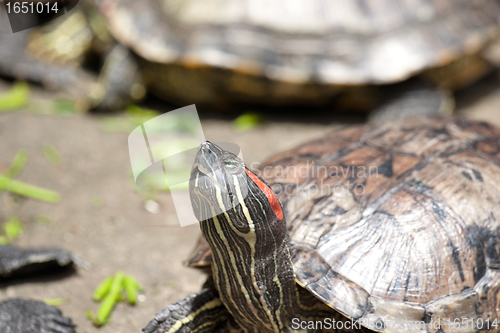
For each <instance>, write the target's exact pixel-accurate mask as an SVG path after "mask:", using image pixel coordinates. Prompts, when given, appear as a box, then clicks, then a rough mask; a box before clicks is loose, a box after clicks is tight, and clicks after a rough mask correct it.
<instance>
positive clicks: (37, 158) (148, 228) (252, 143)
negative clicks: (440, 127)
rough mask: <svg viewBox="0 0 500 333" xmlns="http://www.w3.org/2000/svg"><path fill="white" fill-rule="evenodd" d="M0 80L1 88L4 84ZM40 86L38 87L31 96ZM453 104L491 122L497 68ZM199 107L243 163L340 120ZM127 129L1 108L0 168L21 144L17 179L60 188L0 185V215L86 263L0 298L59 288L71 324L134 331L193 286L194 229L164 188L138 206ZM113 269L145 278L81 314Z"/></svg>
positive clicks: (29, 239)
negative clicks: (95, 321)
mask: <svg viewBox="0 0 500 333" xmlns="http://www.w3.org/2000/svg"><path fill="white" fill-rule="evenodd" d="M0 88H6V86H5V84H3V85H0ZM0 90H1V89H0ZM43 94H44V93H43V92H38V95H39V97H40V96H42V97H43ZM458 108H459V112H460V113H462V114H464V115H466V116H468V117H471V118H475V119H482V120H488V121H490V122H492V123H495V124H497V125H499V126H500V84H499V83H498V78H497V77H496V76H495V77H494V78H490V79H489V81H485V82H482V83H480V84H479V85H477V86H476V87H475V88H473V89H472V90H469V91H468V92H466V93H463V94H462V95H460V96H459V98H458ZM159 110H160V111H167V110H168V109H167V108H166V107H165V108H164V109H162V107H160V108H159ZM198 111H199V112H200V113H201V115H202V126H203V129H204V131H205V136H206V138H207V139H209V140H213V141H231V142H234V143H236V144H238V145H239V146H240V147H241V148H242V152H243V154H244V157H245V161H246V162H247V163H249V162H250V163H251V162H253V161H261V160H263V159H264V158H266V157H268V156H270V155H272V154H273V153H275V152H278V151H280V150H282V149H285V148H289V147H292V146H294V145H296V144H298V143H300V142H302V141H304V140H307V139H310V138H315V137H319V136H321V135H322V134H323V133H326V132H328V131H330V130H332V129H335V128H336V127H338V126H342V125H345V123H346V121H345V120H342V121H340V120H338V119H335V118H331V119H328V120H326V121H324V122H321V123H320V122H308V121H306V118H303V119H302V120H300V119H299V120H293V121H292V120H290V119H287V117H286V115H284V116H281V120H279V121H278V119H274V120H273V119H271V120H269V121H267V122H266V123H264V124H263V125H262V126H260V127H258V128H255V129H253V130H250V131H248V132H244V133H239V132H237V131H235V130H234V128H233V126H232V122H231V120H230V119H222V120H221V119H216V118H210V117H208V116H204V115H203V110H198ZM347 122H350V121H347ZM127 137H128V133H125V132H119V133H114V132H107V131H104V130H103V127H102V116H97V115H88V114H87V115H72V116H53V115H36V114H26V113H22V112H15V113H2V114H0V169H1V168H2V167H6V166H8V165H9V163H10V162H11V161H12V159H13V157H14V155H15V154H16V152H17V151H18V150H19V149H22V148H23V149H26V150H27V151H28V152H29V155H30V158H29V160H28V163H27V165H26V167H25V169H24V170H23V171H22V173H21V174H20V175H19V176H18V177H17V179H19V180H21V181H25V182H27V183H30V184H34V185H38V186H42V187H45V188H49V189H52V190H55V191H58V192H59V193H60V194H61V198H62V200H61V202H60V203H59V204H47V203H41V202H38V201H35V200H21V201H19V200H14V198H13V196H12V195H10V194H8V193H5V192H3V193H1V194H0V220H1V221H4V220H5V219H6V218H7V217H8V216H10V215H14V214H15V215H18V216H19V218H20V219H21V221H22V222H23V223H24V224H25V226H26V230H25V234H24V235H23V236H22V237H21V238H20V239H19V241H18V242H17V244H18V245H20V246H25V247H28V246H49V245H56V246H60V247H63V248H65V249H67V250H69V251H71V252H73V253H75V254H77V255H78V256H80V257H81V258H83V259H85V260H86V261H88V262H89V263H90V264H91V266H90V267H89V268H88V269H85V268H78V269H77V271H76V273H74V274H70V275H68V274H65V275H56V276H50V277H44V278H37V279H23V280H19V281H15V282H14V281H10V282H9V283H2V284H0V301H2V300H5V299H7V298H10V297H29V298H35V299H41V300H43V299H54V298H64V299H66V300H67V303H65V304H63V305H61V306H60V309H61V310H62V311H63V313H64V314H65V315H66V316H69V317H71V318H72V319H73V321H74V322H75V323H76V325H77V331H78V332H80V333H83V332H87V333H96V332H99V333H111V332H113V333H125V332H140V330H141V328H142V327H144V326H145V325H146V324H147V323H148V322H149V320H151V319H152V318H153V316H154V314H155V313H157V312H158V311H160V310H161V309H163V308H164V307H166V306H167V305H168V304H170V303H172V302H175V301H177V300H179V299H181V298H183V297H184V296H186V295H188V294H190V293H192V292H194V291H197V290H198V289H199V288H200V286H201V284H202V283H203V282H204V276H203V275H202V274H201V273H199V272H197V271H194V270H192V269H189V268H186V267H184V266H183V265H182V261H183V260H184V259H185V258H186V257H187V256H188V255H189V253H190V251H191V250H192V248H193V245H194V243H195V240H196V238H197V237H198V235H199V229H198V226H197V225H193V226H189V227H184V228H181V227H180V225H179V222H178V220H177V217H176V213H175V209H174V206H173V202H172V199H171V197H170V195H169V194H168V193H160V194H158V195H157V197H156V200H157V202H158V203H159V204H160V212H159V213H157V214H153V213H150V212H148V211H147V210H146V209H145V208H144V198H143V196H141V194H140V193H138V192H137V191H136V190H135V189H134V187H133V184H132V178H131V175H130V169H131V168H130V160H129V156H128V148H127ZM44 144H52V145H54V147H55V148H56V149H57V151H58V152H59V153H60V155H61V158H62V159H61V163H60V164H59V165H53V164H51V163H50V162H49V161H48V160H47V159H46V158H45V157H44V154H43V146H44ZM97 198H99V199H97ZM40 215H43V216H46V217H48V219H49V220H50V223H48V224H47V223H40V222H39V220H40V219H39V216H40ZM117 270H123V271H125V272H126V273H129V274H132V275H134V276H135V277H136V278H137V279H138V280H139V281H140V282H141V283H142V285H143V286H144V293H143V294H144V296H145V298H144V300H143V301H141V302H138V304H137V305H136V306H130V305H127V304H125V303H119V304H118V306H117V307H116V308H115V310H114V311H113V312H112V315H111V318H112V322H111V323H110V324H108V325H106V326H104V327H101V328H96V327H94V326H92V324H91V323H90V322H89V320H87V319H86V317H85V310H86V309H90V310H92V312H94V313H95V311H96V310H97V308H98V304H97V303H95V302H93V301H92V299H91V296H92V293H93V290H94V288H95V287H96V286H97V285H98V284H99V282H100V281H101V280H102V279H104V278H105V277H106V276H108V275H111V274H114V273H115V272H116V271H117Z"/></svg>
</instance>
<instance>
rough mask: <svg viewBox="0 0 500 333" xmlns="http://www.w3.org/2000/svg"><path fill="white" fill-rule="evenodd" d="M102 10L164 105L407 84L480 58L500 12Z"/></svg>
mask: <svg viewBox="0 0 500 333" xmlns="http://www.w3.org/2000/svg"><path fill="white" fill-rule="evenodd" d="M101 9H102V12H103V13H104V14H105V16H106V17H107V18H108V21H109V27H110V31H111V32H112V34H113V35H114V37H115V38H117V39H118V40H119V41H120V42H122V43H124V44H125V45H127V46H128V47H130V48H131V49H133V50H134V51H135V52H136V53H137V54H138V55H139V56H141V57H142V58H143V59H145V60H147V61H148V62H149V65H150V66H145V69H144V71H145V76H146V77H147V78H148V80H149V81H150V82H149V86H151V87H152V89H153V90H155V89H156V91H157V92H161V93H162V95H163V96H171V98H176V99H178V100H179V99H180V100H184V101H185V100H188V101H192V102H203V101H205V102H207V101H214V100H217V98H221V96H224V94H226V95H228V96H226V98H234V99H243V100H245V99H247V100H255V98H259V97H268V99H267V100H269V101H272V102H273V103H280V102H284V101H286V100H288V101H289V102H295V101H297V100H305V101H309V102H310V101H316V102H318V100H321V99H324V98H327V97H331V96H332V95H333V94H335V93H336V92H337V91H338V90H339V88H340V87H339V86H346V85H364V84H385V83H394V82H399V81H402V80H404V79H406V78H408V77H409V76H411V75H413V74H415V73H417V72H420V71H422V70H424V69H426V68H431V67H436V66H442V65H446V64H448V63H450V62H452V61H454V60H455V59H457V58H459V57H461V56H463V55H470V54H474V53H477V52H478V51H479V50H481V48H482V47H483V46H484V45H485V44H486V43H487V42H488V41H490V40H491V39H492V38H493V37H494V36H496V35H497V32H498V15H499V13H500V6H499V4H498V2H496V1H492V0H479V1H470V0H453V1H450V0H437V1H436V0H434V1H432V0H418V1H398V0H382V1H366V0H362V1H324V0H318V1H294V2H290V1H278V2H274V3H272V4H269V2H268V1H263V0H250V1H243V0H236V1H233V0H230V1H229V0H210V1H207V0H190V1H177V0H106V1H103V4H102V6H101ZM166 64H169V66H167V67H165V66H164V65H166Z"/></svg>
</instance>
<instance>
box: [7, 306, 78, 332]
mask: <svg viewBox="0 0 500 333" xmlns="http://www.w3.org/2000/svg"><path fill="white" fill-rule="evenodd" d="M0 332H3V333H75V332H76V331H75V325H74V324H73V322H72V320H71V319H69V318H66V317H63V315H62V313H61V311H60V310H59V309H57V308H55V307H53V306H50V305H47V304H45V303H43V302H40V301H35V300H28V299H21V298H13V299H9V300H7V301H4V302H2V303H0Z"/></svg>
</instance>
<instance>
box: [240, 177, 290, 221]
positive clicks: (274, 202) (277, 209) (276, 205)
mask: <svg viewBox="0 0 500 333" xmlns="http://www.w3.org/2000/svg"><path fill="white" fill-rule="evenodd" d="M245 171H246V172H247V175H248V176H249V177H250V178H252V180H253V181H254V182H255V184H257V186H258V187H259V188H260V189H261V190H262V192H264V194H265V195H266V197H267V200H268V201H269V204H270V205H271V208H272V209H273V212H274V214H276V216H277V217H278V219H280V220H283V211H282V210H281V205H280V202H279V201H278V198H277V197H276V195H275V194H274V192H273V191H272V190H271V189H270V188H269V187H268V186H267V185H266V184H264V183H263V182H262V180H260V179H259V177H257V176H256V175H254V174H253V173H252V172H251V171H248V169H245Z"/></svg>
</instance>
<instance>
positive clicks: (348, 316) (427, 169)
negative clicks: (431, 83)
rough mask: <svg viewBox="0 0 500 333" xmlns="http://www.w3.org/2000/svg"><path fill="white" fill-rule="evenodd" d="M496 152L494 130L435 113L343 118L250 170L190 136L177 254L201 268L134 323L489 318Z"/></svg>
mask: <svg viewBox="0 0 500 333" xmlns="http://www.w3.org/2000/svg"><path fill="white" fill-rule="evenodd" d="M499 152H500V129H498V128H495V127H493V126H491V125H489V124H487V123H484V122H476V121H468V120H465V119H446V118H434V119H425V118H414V119H411V121H408V120H406V121H401V120H400V121H397V122H387V123H385V124H369V125H360V126H354V127H349V128H345V129H343V130H339V131H336V132H334V133H332V134H331V135H328V136H326V137H324V138H321V139H319V140H316V141H312V142H309V143H306V144H303V145H301V146H298V147H297V148H294V149H291V150H289V151H287V152H284V153H281V154H278V155H276V156H274V157H273V158H271V159H270V160H268V161H267V162H266V163H264V164H263V165H262V167H260V168H259V171H258V172H254V171H251V170H249V169H247V168H246V167H245V165H244V163H243V161H241V160H240V159H238V158H237V157H236V156H235V155H234V154H232V153H230V152H227V151H224V150H222V149H221V148H219V147H218V146H216V145H215V144H212V143H210V142H205V143H203V144H202V145H201V146H200V148H199V150H198V154H197V158H196V160H195V163H194V166H193V169H192V174H191V175H192V178H191V181H190V184H191V186H190V194H191V199H192V203H193V208H194V212H195V214H196V216H197V218H198V219H199V220H200V221H201V222H200V226H201V231H202V234H203V236H204V240H202V241H201V243H200V246H199V247H198V249H197V251H195V253H194V255H193V257H192V258H191V259H190V260H189V263H190V265H191V266H195V267H196V266H198V267H204V268H206V269H208V270H209V271H210V272H211V276H212V278H211V279H209V281H208V283H207V285H206V286H205V288H204V289H203V290H202V291H201V292H199V293H197V294H194V295H191V296H189V297H187V298H186V299H184V300H182V301H180V302H178V303H176V304H173V305H171V306H169V307H168V308H166V309H165V310H163V311H162V312H160V313H159V314H157V316H156V317H155V319H154V320H152V321H151V322H150V323H149V325H148V326H147V327H146V328H145V329H143V331H144V332H146V333H153V332H154V333H160V332H212V331H216V332H217V331H222V332H225V331H232V330H234V331H244V332H288V331H299V330H302V331H321V329H320V328H322V329H323V330H325V329H327V328H329V327H332V326H331V325H334V326H333V328H336V327H341V326H343V329H339V330H338V331H339V332H343V331H347V332H348V331H352V329H353V326H352V325H354V324H356V323H360V324H362V326H364V327H365V328H363V330H367V328H369V329H370V330H373V331H379V332H478V331H481V330H486V331H488V330H490V331H498V328H499V326H498V325H500V323H499V322H498V321H499V317H500V309H499V306H498V299H499V298H500V270H499V268H500V256H499V249H500V242H499V240H500V238H499V236H500V235H499V233H500V231H499V230H500V229H499V226H500V222H499V220H498V219H499V216H500V210H499V209H500V208H499V207H500V205H499V204H500V185H499V179H500V153H499ZM205 240H206V242H205ZM207 243H208V246H207ZM340 314H342V315H340ZM342 318H343V319H342ZM335 323H337V324H335ZM321 325H322V326H321ZM328 325H330V326H328ZM335 325H338V326H335ZM356 327H358V326H356ZM360 329H361V328H360Z"/></svg>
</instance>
